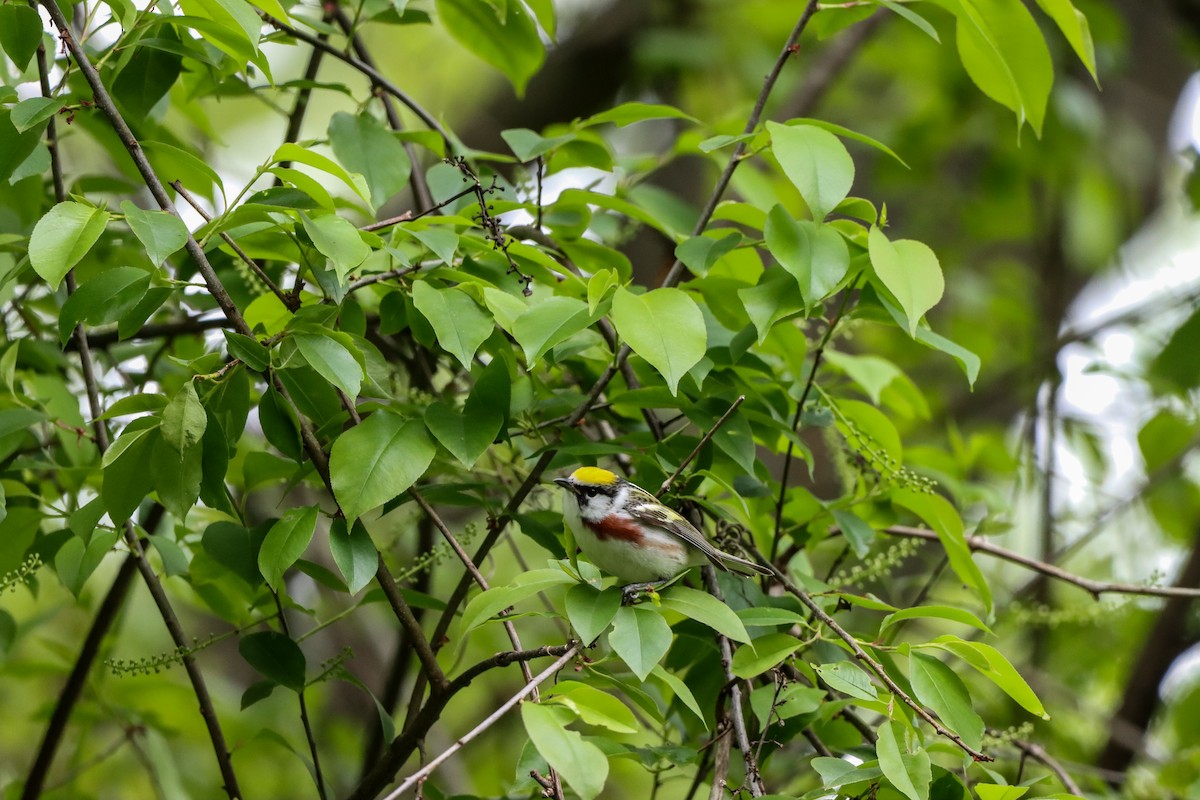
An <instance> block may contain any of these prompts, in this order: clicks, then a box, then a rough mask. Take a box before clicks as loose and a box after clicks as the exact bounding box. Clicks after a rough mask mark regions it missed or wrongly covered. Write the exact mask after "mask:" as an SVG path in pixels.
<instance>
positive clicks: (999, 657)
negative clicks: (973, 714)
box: [918, 634, 1050, 719]
mask: <svg viewBox="0 0 1200 800" xmlns="http://www.w3.org/2000/svg"><path fill="white" fill-rule="evenodd" d="M918 646H920V647H938V648H941V649H942V650H946V651H948V652H951V653H953V654H954V655H956V656H958V657H959V658H961V659H962V660H963V661H966V662H967V663H968V664H970V665H971V666H972V667H974V668H975V669H977V670H979V671H980V672H981V673H983V675H985V676H986V677H987V678H988V680H990V681H991V682H992V683H994V684H996V685H997V686H999V687H1000V688H1001V689H1002V690H1003V691H1004V693H1005V694H1007V695H1008V696H1009V697H1011V698H1012V699H1013V700H1016V701H1017V703H1019V704H1020V705H1021V707H1022V708H1024V709H1025V710H1026V711H1028V712H1030V713H1031V714H1036V715H1037V716H1039V717H1041V718H1042V719H1050V715H1049V714H1047V713H1046V708H1045V706H1043V705H1042V701H1041V700H1039V699H1038V697H1037V695H1036V694H1034V691H1033V689H1031V688H1029V684H1028V683H1026V682H1025V679H1024V678H1022V677H1021V675H1020V673H1018V672H1017V671H1016V669H1014V668H1013V665H1012V664H1010V663H1009V661H1008V659H1007V658H1005V657H1004V655H1003V654H1002V653H1001V652H1000V651H999V650H997V649H996V648H994V647H992V646H991V645H988V644H983V643H982V642H969V641H964V640H963V639H960V638H958V637H957V636H951V635H949V634H946V635H944V636H939V637H938V638H936V639H934V640H933V641H932V642H929V644H928V645H918Z"/></svg>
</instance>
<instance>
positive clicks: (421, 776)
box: [384, 645, 578, 800]
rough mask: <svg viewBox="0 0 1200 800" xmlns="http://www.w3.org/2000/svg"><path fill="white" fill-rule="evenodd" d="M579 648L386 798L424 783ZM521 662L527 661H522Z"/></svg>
mask: <svg viewBox="0 0 1200 800" xmlns="http://www.w3.org/2000/svg"><path fill="white" fill-rule="evenodd" d="M577 650H578V646H577V645H572V646H570V647H569V648H568V649H567V651H566V652H565V653H563V655H562V656H560V657H559V659H558V660H557V661H555V662H554V663H553V664H551V665H550V666H548V667H546V669H544V670H543V671H542V672H539V673H538V674H537V675H536V676H534V677H533V678H532V679H531V680H529V681H528V682H527V683H526V684H525V686H524V688H522V689H521V691H519V692H517V693H516V694H514V695H513V696H512V697H510V698H508V700H505V701H504V702H503V703H502V704H501V705H500V707H499V708H497V709H496V710H495V711H493V712H492V713H491V714H489V715H488V716H487V717H486V718H485V719H484V720H483V721H482V722H480V723H479V724H478V725H476V726H475V727H474V728H472V729H471V730H470V731H468V732H467V733H465V734H463V735H462V736H461V737H460V738H459V739H458V740H457V741H455V742H454V744H452V745H450V746H449V747H447V748H446V749H445V750H443V751H442V752H441V753H439V754H438V755H437V756H436V757H435V758H434V759H433V760H432V761H430V762H429V763H428V764H426V765H425V766H424V767H422V768H421V769H419V770H417V771H416V772H414V773H413V774H412V775H410V776H408V778H406V779H405V780H404V782H403V783H401V784H400V785H399V786H398V787H396V789H394V790H393V791H392V792H391V793H390V794H388V795H387V797H385V798H384V800H395V799H396V798H397V797H399V796H400V795H402V794H404V793H405V792H406V791H408V790H409V789H411V788H412V787H413V786H416V785H419V784H420V783H422V782H423V781H424V780H425V779H426V778H428V777H429V776H430V775H431V774H433V771H434V770H435V769H437V768H438V767H439V766H441V765H442V763H443V762H444V761H446V759H448V758H450V756H452V755H454V754H455V753H457V752H458V751H459V750H461V749H462V748H463V746H464V745H466V744H468V743H469V742H470V741H471V740H472V739H474V738H475V737H477V736H479V734H481V733H483V732H484V731H486V730H487V729H488V728H490V727H492V726H493V725H495V724H496V722H497V721H499V719H500V718H501V717H503V716H504V715H505V714H507V713H508V712H509V710H510V709H512V707H513V706H515V705H517V704H518V703H520V702H521V701H522V700H524V699H525V698H526V697H528V696H529V695H531V694H533V693H534V692H535V691H537V687H538V686H539V685H540V684H542V683H544V682H545V681H546V679H547V678H549V677H550V676H552V675H554V674H555V673H556V672H558V671H559V670H560V669H562V668H563V667H564V666H565V665H566V663H567V662H568V661H570V660H571V659H572V658H574V657H575V652H576V651H577ZM521 663H525V662H524V661H522V662H521Z"/></svg>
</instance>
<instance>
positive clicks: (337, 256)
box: [300, 211, 371, 280]
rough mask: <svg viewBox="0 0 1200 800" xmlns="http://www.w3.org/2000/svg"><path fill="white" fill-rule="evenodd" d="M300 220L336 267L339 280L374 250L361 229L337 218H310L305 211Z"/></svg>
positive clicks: (328, 215) (314, 243)
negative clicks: (364, 237) (362, 234)
mask: <svg viewBox="0 0 1200 800" xmlns="http://www.w3.org/2000/svg"><path fill="white" fill-rule="evenodd" d="M300 220H301V222H302V223H303V224H304V231H305V233H307V234H308V237H309V238H310V239H312V242H313V245H315V246H316V248H317V250H319V251H320V252H321V255H323V256H325V257H326V258H328V259H329V260H330V262H331V263H332V264H333V271H334V272H336V273H337V276H338V279H339V280H345V279H346V276H347V275H349V274H350V271H351V270H353V269H354V268H355V267H357V266H358V265H359V264H361V263H362V262H363V261H365V260H366V258H367V256H369V255H371V248H370V247H368V246H367V243H366V242H364V241H363V240H362V236H360V235H359V233H358V229H357V228H355V227H354V226H353V225H351V224H350V222H349V221H348V220H346V219H343V218H342V217H339V216H338V215H337V214H326V215H324V216H321V217H310V216H308V214H305V213H304V212H303V211H301V212H300Z"/></svg>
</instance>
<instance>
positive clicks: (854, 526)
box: [833, 508, 875, 558]
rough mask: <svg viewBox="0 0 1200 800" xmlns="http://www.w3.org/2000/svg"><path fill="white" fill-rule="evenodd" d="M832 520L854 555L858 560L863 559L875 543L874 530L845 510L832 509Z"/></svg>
mask: <svg viewBox="0 0 1200 800" xmlns="http://www.w3.org/2000/svg"><path fill="white" fill-rule="evenodd" d="M833 518H834V520H836V521H837V524H838V527H839V528H841V530H842V535H843V536H845V537H846V541H847V542H848V543H849V544H850V546H851V547H853V548H854V554H855V555H857V556H858V557H859V558H865V557H866V555H867V553H869V552H870V551H871V545H872V544H873V543H874V541H875V529H874V528H872V527H871V526H870V525H868V524H867V523H866V522H864V521H863V519H862V517H860V516H858V515H857V514H855V513H854V512H853V511H851V510H849V509H846V508H838V509H834V510H833Z"/></svg>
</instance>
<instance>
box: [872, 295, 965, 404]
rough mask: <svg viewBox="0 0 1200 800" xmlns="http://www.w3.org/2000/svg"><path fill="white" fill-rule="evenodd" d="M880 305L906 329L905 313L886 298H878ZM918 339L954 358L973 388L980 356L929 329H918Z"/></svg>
mask: <svg viewBox="0 0 1200 800" xmlns="http://www.w3.org/2000/svg"><path fill="white" fill-rule="evenodd" d="M878 299H879V302H880V304H881V305H882V306H883V307H884V309H885V310H886V311H887V312H888V314H890V315H891V317H892V319H894V320H896V324H897V325H900V326H901V327H904V326H905V325H907V322H906V321H905V319H904V313H903V312H902V311H900V309H898V308H896V307H895V306H894V305H892V304H891V302H889V301H888V299H887V298H886V297H883V296H882V295H879V296H878ZM916 339H917V341H918V342H920V343H921V344H923V345H925V346H926V347H930V348H933V349H934V350H938V351H941V352H943V353H945V354H946V355H948V356H950V357H951V358H953V359H954V360H955V361H957V362H958V363H959V366H961V367H962V370H963V373H964V374H965V375H966V376H967V382H968V383H969V384H970V385H971V386H972V387H973V386H974V385H975V379H976V378H978V377H979V367H980V366H981V364H980V361H979V356H977V355H975V354H974V353H972V352H971V351H970V350H968V349H967V348H965V347H963V346H962V345H960V344H955V343H954V342H952V341H950V340H949V339H947V338H946V337H945V336H942V335H941V334H937V333H934V332H933V331H931V330H929V329H928V328H917V336H916Z"/></svg>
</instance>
